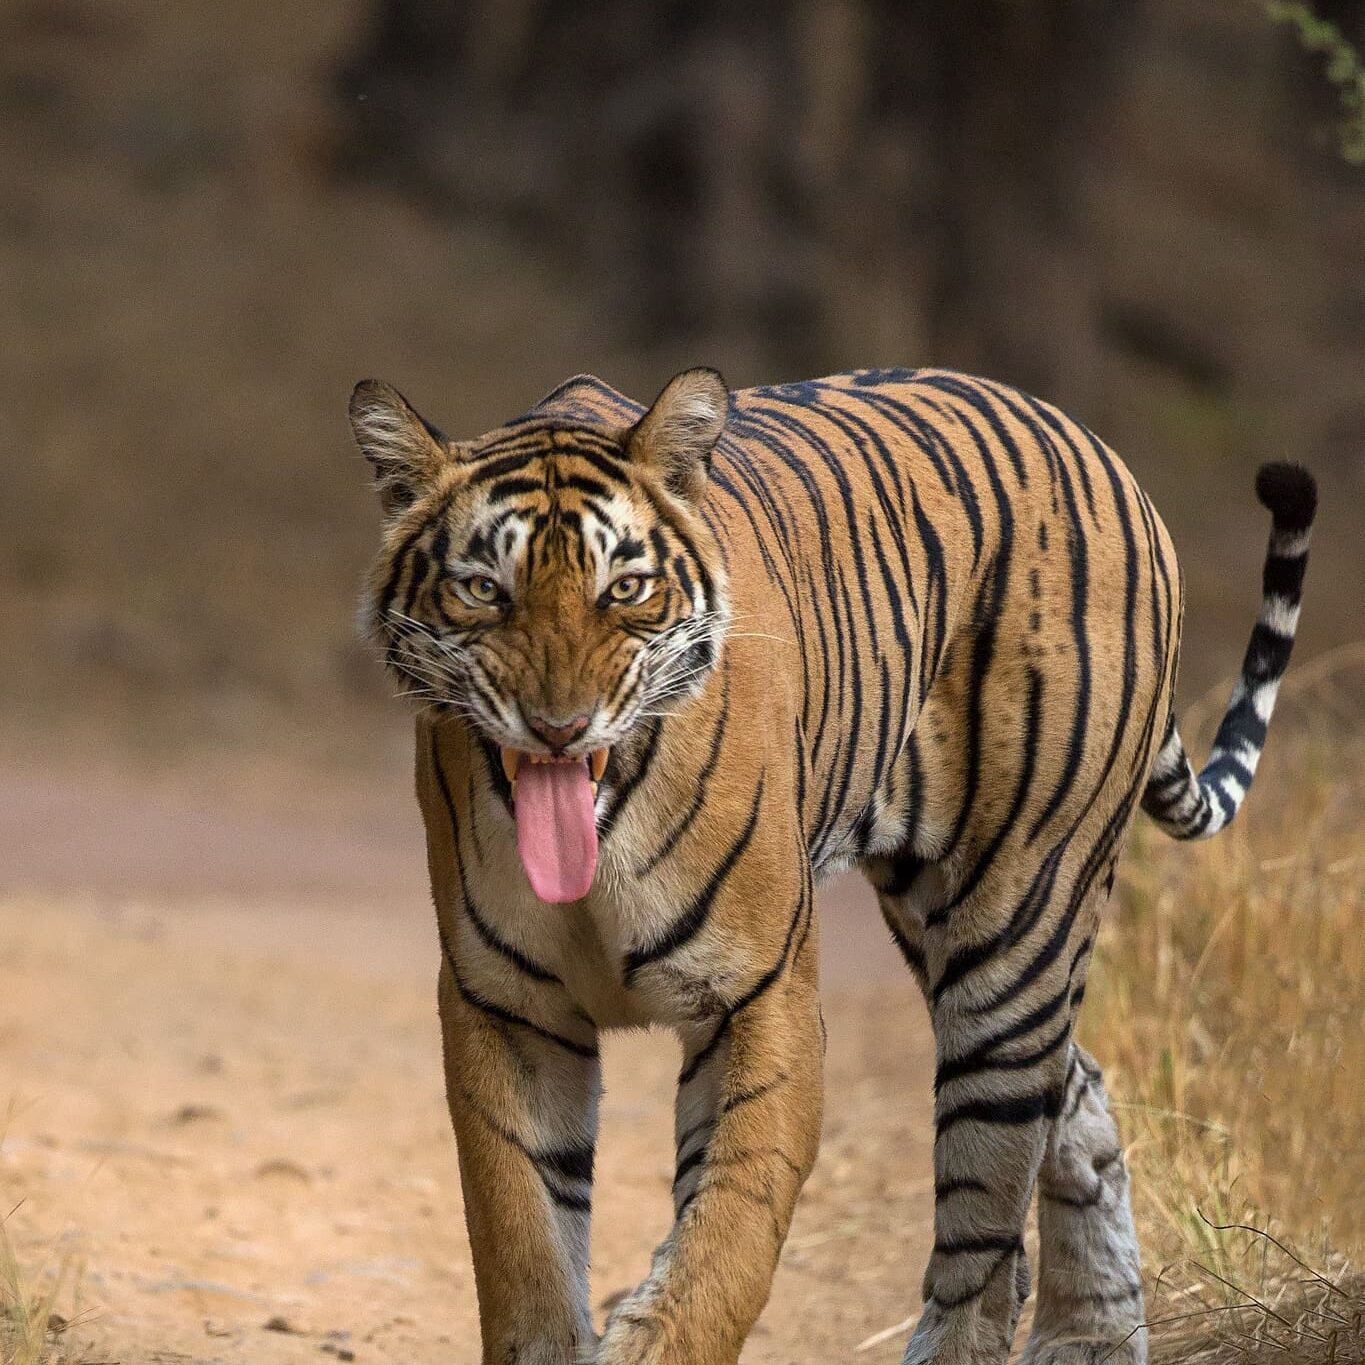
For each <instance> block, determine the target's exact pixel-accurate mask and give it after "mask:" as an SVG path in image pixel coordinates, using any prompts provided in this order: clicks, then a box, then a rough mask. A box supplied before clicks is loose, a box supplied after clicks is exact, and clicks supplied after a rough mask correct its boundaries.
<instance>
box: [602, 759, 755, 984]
mask: <svg viewBox="0 0 1365 1365" xmlns="http://www.w3.org/2000/svg"><path fill="white" fill-rule="evenodd" d="M764 776H765V775H764V774H763V773H762V772H760V773H759V777H758V788H757V790H756V791H755V792H754V799H753V802H752V804H751V806H750V808H749V819H748V821H747V822H746V824H745V826H744V829H743V830H742V831H741V832H740V834H739V836H738V837H737V838H736V839H735V841H734V843H732V844H731V845H730V849H729V852H727V853H726V855H725V857H724V858H722V859H721V862H720V865H719V866H718V867H717V868H716V870H715V871H714V872H712V874H711V876H710V877H709V878H708V880H707V882H706V885H705V886H704V887H703V888H702V889H701V891H700V892H699V894H698V895H697V896H696V898H695V899H694V900H693V901H692V904H691V905H689V906H688V908H687V909H686V910H685V911H684V912H683V913H682V914H681V915H679V916H678V918H677V919H675V920H674V921H673V923H672V924H670V925H669V927H668V929H667V930H666V931H665V932H664V933H663V934H662V935H661V936H660V937H659V938H656V939H655V940H653V942H651V943H644V944H641V945H640V946H639V947H638V948H632V949H631V950H630V952H628V953H627V954H626V961H625V984H626V986H630V985H631V984H632V983H633V980H634V977H635V974H636V973H637V972H639V971H640V970H641V968H643V967H647V966H648V965H649V964H650V963H651V962H657V961H658V960H659V958H661V957H667V956H668V955H669V954H670V953H674V952H676V951H677V950H678V949H679V948H681V947H682V946H683V945H684V944H686V943H689V942H691V940H692V939H693V938H695V937H696V935H697V934H699V933H700V932H701V930H702V927H703V926H704V925H705V923H706V919H707V916H708V915H710V913H711V906H712V905H713V904H714V902H715V899H716V895H717V894H718V893H719V891H720V888H721V887H722V886H723V885H724V884H725V881H726V879H727V878H728V877H729V875H730V873H731V872H733V871H734V868H735V864H736V863H738V862H739V860H740V857H741V856H742V855H743V853H744V850H745V849H746V848H748V846H749V841H750V840H751V839H752V838H753V837H754V830H755V829H756V828H757V827H758V812H759V807H760V805H761V804H762V801H763V783H764Z"/></svg>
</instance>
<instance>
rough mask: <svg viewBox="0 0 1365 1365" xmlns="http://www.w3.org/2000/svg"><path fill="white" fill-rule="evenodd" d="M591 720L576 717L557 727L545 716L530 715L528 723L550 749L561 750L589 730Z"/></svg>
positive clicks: (585, 717) (587, 717) (527, 718)
mask: <svg viewBox="0 0 1365 1365" xmlns="http://www.w3.org/2000/svg"><path fill="white" fill-rule="evenodd" d="M590 719H591V718H590V717H589V716H575V717H574V718H573V719H572V720H570V721H565V722H564V724H563V725H556V724H555V723H554V722H553V721H550V720H546V718H545V717H544V716H532V715H528V716H527V717H526V723H527V725H529V726H530V727H531V729H532V730H534V731H535V732H536V734H537V735H539V736H540V738H541V739H543V740H544V741H545V742H546V744H548V745H549V746H550V748H552V749H555V750H559V749H563V748H564V747H565V745H567V744H569V743H571V742H572V741H573V740H575V739H577V738H578V736H579V735H581V734H582V733H583V731H584V730H586V729H587V728H588V721H589V720H590Z"/></svg>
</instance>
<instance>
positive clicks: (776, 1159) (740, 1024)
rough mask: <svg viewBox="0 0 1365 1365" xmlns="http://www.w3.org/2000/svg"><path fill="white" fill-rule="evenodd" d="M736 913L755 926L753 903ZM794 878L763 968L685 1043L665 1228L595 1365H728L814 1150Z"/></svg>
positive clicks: (816, 1134) (816, 1011)
mask: <svg viewBox="0 0 1365 1365" xmlns="http://www.w3.org/2000/svg"><path fill="white" fill-rule="evenodd" d="M748 913H749V914H750V915H752V914H754V913H755V911H754V908H753V906H752V904H750V906H749V907H748ZM810 919H811V904H810V885H809V879H808V878H806V879H805V882H804V886H803V889H802V890H801V891H800V892H799V893H798V904H797V907H796V910H795V913H794V915H793V917H792V919H791V921H790V923H789V927H788V929H787V935H786V941H785V943H784V945H783V947H782V952H781V955H780V956H779V957H777V958H776V959H775V960H774V959H772V958H769V959H768V960H767V961H766V962H757V963H755V964H754V970H753V973H752V975H751V976H750V977H748V978H747V979H746V981H745V983H744V985H743V986H742V988H741V989H740V990H739V991H738V992H737V993H736V995H735V996H734V998H733V999H732V1000H731V1001H730V1003H729V1004H728V1005H727V1006H726V1007H725V1009H724V1011H723V1012H722V1013H721V1014H720V1016H719V1018H717V1019H714V1020H710V1021H707V1022H706V1023H705V1024H704V1025H702V1026H701V1027H698V1028H697V1029H695V1030H688V1035H690V1036H686V1037H685V1040H684V1041H685V1047H684V1062H683V1067H682V1071H681V1073H680V1075H679V1077H678V1099H677V1143H678V1146H677V1171H676V1176H675V1180H674V1186H673V1199H674V1208H675V1215H676V1216H675V1221H674V1224H673V1228H672V1230H671V1231H670V1233H669V1235H668V1236H667V1237H666V1238H665V1239H664V1241H663V1242H662V1244H661V1245H660V1246H659V1247H658V1249H657V1250H656V1251H655V1253H654V1262H653V1266H652V1268H651V1271H650V1274H649V1277H648V1278H647V1279H646V1280H645V1282H644V1283H643V1284H642V1285H641V1286H640V1287H639V1288H638V1289H637V1290H636V1291H635V1292H634V1293H633V1294H631V1295H630V1297H629V1298H627V1299H626V1300H624V1301H623V1302H622V1303H621V1305H620V1306H619V1307H618V1308H617V1310H616V1311H615V1313H614V1314H613V1315H612V1318H611V1320H610V1321H609V1322H608V1324H607V1330H606V1334H605V1335H604V1337H603V1338H602V1344H601V1347H600V1349H599V1352H598V1355H597V1357H596V1360H597V1365H684V1363H685V1365H735V1363H736V1362H737V1361H738V1359H739V1353H740V1349H741V1348H742V1346H743V1344H744V1340H745V1338H746V1337H747V1336H748V1334H749V1331H750V1329H751V1328H752V1327H753V1325H754V1322H755V1321H756V1320H757V1318H758V1315H759V1313H760V1312H761V1311H762V1309H763V1306H764V1304H765V1303H766V1302H767V1300H768V1294H769V1291H770V1289H771V1286H772V1277H773V1272H774V1271H775V1270H776V1268H777V1261H778V1256H779V1254H780V1253H781V1250H782V1244H783V1242H784V1241H785V1240H786V1236H787V1229H788V1227H789V1225H790V1223H791V1217H792V1211H793V1209H794V1208H795V1205H796V1199H797V1196H798V1195H799V1194H800V1192H801V1187H802V1185H804V1183H805V1180H806V1177H807V1175H808V1174H809V1173H810V1169H811V1167H812V1166H813V1165H814V1163H815V1155H816V1150H817V1147H818V1145H819V1138H820V1119H821V1097H822V1075H821V1073H822V1063H823V1050H824V1033H823V1026H822V1023H821V1019H820V1003H819V992H818V986H817V979H816V966H815V949H814V936H813V934H812V933H811V932H810V929H811V924H810Z"/></svg>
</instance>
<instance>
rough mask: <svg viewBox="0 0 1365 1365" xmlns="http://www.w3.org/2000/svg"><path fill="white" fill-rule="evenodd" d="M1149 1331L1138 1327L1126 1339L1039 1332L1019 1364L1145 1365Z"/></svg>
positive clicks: (1029, 1343) (1107, 1335)
mask: <svg viewBox="0 0 1365 1365" xmlns="http://www.w3.org/2000/svg"><path fill="white" fill-rule="evenodd" d="M1146 1362H1147V1331H1146V1328H1142V1327H1138V1328H1135V1329H1134V1330H1133V1333H1132V1335H1131V1336H1130V1337H1128V1339H1127V1340H1123V1339H1122V1338H1121V1337H1115V1336H1113V1335H1112V1334H1110V1333H1106V1334H1105V1335H1104V1336H1074V1335H1067V1336H1039V1335H1037V1334H1035V1335H1033V1336H1031V1337H1030V1338H1029V1339H1028V1344H1027V1345H1026V1346H1025V1347H1024V1353H1023V1355H1021V1356H1020V1357H1019V1365H1146Z"/></svg>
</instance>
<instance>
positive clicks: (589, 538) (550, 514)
mask: <svg viewBox="0 0 1365 1365" xmlns="http://www.w3.org/2000/svg"><path fill="white" fill-rule="evenodd" d="M585 435H590V433H584V432H582V431H581V430H578V429H573V430H568V429H564V428H548V429H545V430H542V431H539V432H536V433H523V436H525V437H534V439H527V440H525V442H524V443H523V441H522V440H518V442H517V449H515V450H512V451H509V450H508V449H507V445H506V444H505V443H503V444H500V445H499V446H498V447H497V448H496V449H495V450H494V451H493V452H491V453H488V454H481V455H480V456H479V457H478V458H477V460H476V462H475V472H474V474H473V477H472V478H471V480H470V484H471V486H472V488H474V489H475V490H477V491H478V492H479V493H480V494H481V495H482V496H481V498H480V503H479V505H478V510H477V511H476V512H475V513H474V516H473V518H472V521H473V528H472V530H471V531H470V533H469V535H468V541H467V544H466V545H465V547H464V551H463V554H461V555H460V558H461V560H463V561H464V562H477V563H479V564H481V565H483V566H485V567H487V568H488V569H490V570H493V571H495V572H496V573H497V574H498V575H499V576H500V577H502V578H504V579H506V580H508V581H510V580H511V579H512V578H513V577H514V576H515V574H516V572H517V570H518V569H519V567H520V566H522V565H523V564H527V565H529V566H530V567H532V568H534V567H536V566H538V565H540V566H544V565H550V566H554V565H556V564H563V563H564V562H566V561H567V562H570V563H574V564H577V566H578V567H579V568H580V570H582V571H583V572H584V573H585V574H587V575H588V576H589V577H592V578H594V579H596V580H597V582H598V585H599V587H602V586H605V582H606V577H607V575H608V573H609V571H611V570H613V569H615V568H617V567H618V566H619V565H621V564H624V563H628V562H638V561H640V560H642V559H644V558H645V557H646V555H647V546H646V543H645V540H644V538H643V537H642V536H641V535H639V534H637V533H636V532H635V530H634V529H633V524H634V522H635V521H636V519H637V517H638V513H639V509H638V508H637V507H636V506H635V505H634V503H633V501H632V499H631V497H630V492H631V485H630V483H629V482H628V481H627V480H626V479H625V478H624V477H623V476H624V475H625V473H626V465H625V462H624V461H623V460H622V459H621V452H620V449H619V447H616V446H610V445H609V443H608V442H607V441H606V440H605V439H603V440H602V441H601V443H600V446H599V444H598V443H597V442H596V441H594V442H591V443H590V444H588V445H586V446H585V445H584V444H583V442H582V438H583V437H584V436H585ZM608 450H610V454H608V453H607V452H608ZM479 466H482V467H481V468H480V467H479Z"/></svg>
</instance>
